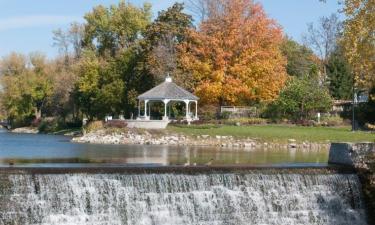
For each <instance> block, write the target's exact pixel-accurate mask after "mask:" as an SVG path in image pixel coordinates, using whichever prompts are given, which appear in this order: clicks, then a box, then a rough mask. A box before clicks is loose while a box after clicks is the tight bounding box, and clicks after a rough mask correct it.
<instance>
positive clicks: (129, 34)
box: [83, 1, 151, 57]
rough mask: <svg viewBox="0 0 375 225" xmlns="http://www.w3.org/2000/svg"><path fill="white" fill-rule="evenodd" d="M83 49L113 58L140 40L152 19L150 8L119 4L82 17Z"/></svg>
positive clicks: (96, 8) (95, 9)
mask: <svg viewBox="0 0 375 225" xmlns="http://www.w3.org/2000/svg"><path fill="white" fill-rule="evenodd" d="M84 18H85V20H86V23H85V29H84V36H83V47H85V48H89V49H92V50H95V51H96V52H97V53H98V54H99V55H100V56H111V57H114V56H116V54H117V53H119V52H120V51H121V50H123V49H126V48H129V47H130V46H131V45H132V44H134V43H135V42H137V41H138V40H139V36H140V35H141V34H142V32H143V31H145V29H146V26H147V25H148V24H149V23H150V20H151V5H150V4H147V3H146V4H144V6H143V7H142V8H138V7H136V6H134V5H132V4H130V3H126V2H125V1H121V2H120V3H119V4H118V5H112V6H110V7H108V8H106V7H104V6H102V5H99V6H97V7H95V8H94V9H93V10H92V11H91V12H89V13H87V14H86V15H85V17H84Z"/></svg>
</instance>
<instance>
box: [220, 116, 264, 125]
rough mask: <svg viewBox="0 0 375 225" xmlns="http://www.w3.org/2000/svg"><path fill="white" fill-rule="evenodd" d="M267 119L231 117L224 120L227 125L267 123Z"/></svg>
mask: <svg viewBox="0 0 375 225" xmlns="http://www.w3.org/2000/svg"><path fill="white" fill-rule="evenodd" d="M267 122H268V121H267V119H264V118H257V117H254V118H236V119H229V120H226V121H224V123H225V124H227V125H259V124H267Z"/></svg>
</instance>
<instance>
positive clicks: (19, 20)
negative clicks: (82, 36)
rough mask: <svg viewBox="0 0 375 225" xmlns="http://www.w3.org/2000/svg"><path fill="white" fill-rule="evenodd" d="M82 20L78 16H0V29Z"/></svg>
mask: <svg viewBox="0 0 375 225" xmlns="http://www.w3.org/2000/svg"><path fill="white" fill-rule="evenodd" d="M80 20H82V18H81V17H78V16H56V15H29V16H19V17H10V18H0V31H4V30H10V29H20V28H30V27H43V26H50V25H63V24H69V23H72V22H74V21H80Z"/></svg>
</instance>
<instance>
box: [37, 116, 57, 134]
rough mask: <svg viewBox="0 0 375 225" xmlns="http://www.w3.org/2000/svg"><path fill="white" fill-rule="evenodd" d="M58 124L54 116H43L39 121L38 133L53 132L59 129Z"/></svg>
mask: <svg viewBox="0 0 375 225" xmlns="http://www.w3.org/2000/svg"><path fill="white" fill-rule="evenodd" d="M60 127H61V126H60V124H59V121H58V119H56V118H44V119H42V121H41V122H40V123H39V126H38V130H39V133H53V132H56V131H58V130H59V128H60Z"/></svg>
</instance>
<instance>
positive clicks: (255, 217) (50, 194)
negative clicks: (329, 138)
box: [0, 172, 366, 225]
mask: <svg viewBox="0 0 375 225" xmlns="http://www.w3.org/2000/svg"><path fill="white" fill-rule="evenodd" d="M6 180H7V181H6ZM0 181H1V183H2V184H0V207H1V208H0V225H5V224H7V225H8V224H29V225H68V224H69V225H70V224H71V225H99V224H100V225H105V224H106V225H107V224H108V225H117V224H127V225H159V224H160V225H180V224H181V225H182V224H184V225H219V224H220V225H232V224H233V225H242V224H262V225H266V224H269V225H282V224H287V225H294V224H304V225H312V224H337V225H345V224H347V225H354V224H355V225H361V224H366V219H365V217H366V216H365V210H364V203H363V201H362V198H361V190H360V189H361V187H360V183H359V180H358V177H357V175H355V174H320V175H319V174H289V173H284V174H283V173H281V174H265V173H261V172H248V173H242V172H238V173H219V172H215V173H213V174H59V175H56V174H55V175H49V174H48V175H46V174H39V175H29V174H13V175H6V178H1V176H0Z"/></svg>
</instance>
